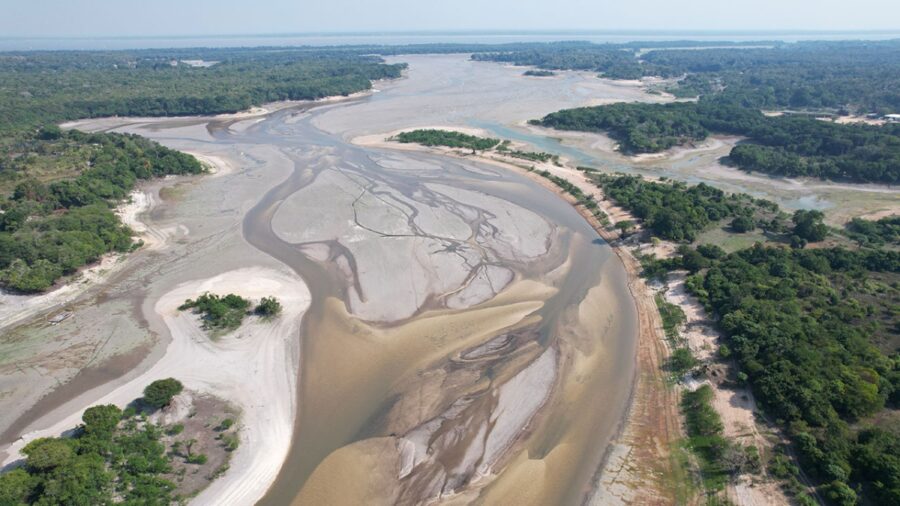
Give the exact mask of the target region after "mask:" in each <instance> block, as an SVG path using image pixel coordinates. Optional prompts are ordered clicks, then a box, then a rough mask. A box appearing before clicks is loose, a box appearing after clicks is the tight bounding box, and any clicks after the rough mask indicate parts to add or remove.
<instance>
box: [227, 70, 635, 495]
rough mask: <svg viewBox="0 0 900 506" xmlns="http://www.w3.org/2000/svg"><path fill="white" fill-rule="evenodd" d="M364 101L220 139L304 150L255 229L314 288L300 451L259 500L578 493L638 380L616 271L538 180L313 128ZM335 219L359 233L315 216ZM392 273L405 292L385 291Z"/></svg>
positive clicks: (247, 231) (251, 225) (275, 119)
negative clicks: (376, 146) (361, 143)
mask: <svg viewBox="0 0 900 506" xmlns="http://www.w3.org/2000/svg"><path fill="white" fill-rule="evenodd" d="M402 87H403V84H400V85H399V86H398V88H402ZM398 95H400V96H401V97H402V93H398ZM376 97H378V99H381V97H380V96H379V95H376ZM370 101H372V102H376V104H377V102H380V101H382V100H372V99H366V100H363V101H361V102H360V103H359V104H352V103H351V104H342V105H337V106H329V107H323V108H321V109H313V110H311V111H303V112H297V111H292V110H287V111H282V112H280V113H277V114H274V115H271V116H268V117H266V118H265V119H263V120H262V121H260V122H255V121H254V122H253V123H252V125H251V126H249V127H246V128H241V129H235V128H229V125H220V126H219V127H218V128H214V129H213V130H212V131H213V132H214V137H215V138H216V139H217V141H218V142H238V143H240V144H242V145H246V144H251V145H252V144H264V145H267V146H278V147H279V149H281V150H282V153H284V154H285V155H286V156H288V157H289V158H290V159H291V160H292V162H293V164H294V171H293V172H292V174H291V175H290V176H289V177H288V178H287V179H286V180H284V181H283V182H282V183H280V184H279V185H277V186H276V187H274V188H273V189H271V190H270V191H269V192H268V193H267V194H266V195H265V196H264V197H263V198H262V200H260V202H259V203H258V204H257V205H255V206H254V207H253V208H252V209H250V210H249V212H247V214H246V215H245V218H244V221H243V235H244V237H245V239H246V240H247V241H248V242H249V243H250V244H252V245H253V246H254V247H256V248H257V249H259V250H260V251H261V252H263V253H265V254H268V255H271V256H272V257H274V258H276V259H277V260H279V261H281V262H283V263H284V264H286V265H288V266H290V267H291V268H292V269H294V270H295V271H296V272H297V273H298V274H300V275H301V276H302V277H303V279H304V280H305V281H306V282H307V284H308V286H309V288H310V291H311V292H312V294H313V305H312V307H311V308H310V310H309V311H308V313H307V315H306V317H305V320H304V326H303V333H302V336H300V339H301V352H300V371H301V373H300V374H301V379H300V387H299V388H300V391H299V395H298V399H297V406H298V416H297V423H296V429H295V434H294V442H293V447H292V450H291V452H290V454H289V456H288V460H287V462H286V463H285V465H284V467H283V469H282V472H281V475H280V477H279V479H278V480H277V482H276V483H275V485H274V486H273V488H272V489H271V490H270V492H269V494H268V495H267V496H266V498H265V499H264V500H263V501H262V504H287V503H290V502H291V501H294V500H296V501H297V503H298V504H299V503H303V504H312V503H348V504H349V503H358V502H360V501H374V502H380V503H395V502H401V503H411V502H421V501H425V500H435V499H437V498H439V497H441V496H447V495H453V496H454V497H457V498H459V497H467V498H469V499H472V498H474V497H478V496H481V497H483V498H490V497H491V496H492V494H500V495H501V496H502V497H504V498H507V499H508V498H509V497H510V493H511V492H510V491H511V490H526V488H524V487H525V486H526V485H527V489H528V490H530V492H529V494H528V502H532V503H534V504H546V503H547V501H550V502H554V503H560V502H562V503H567V502H568V503H576V502H578V501H579V500H580V499H581V497H582V495H583V494H584V493H585V492H586V491H587V490H589V489H590V486H591V481H592V479H593V478H594V475H595V473H596V471H597V469H598V466H599V464H600V462H601V459H602V457H603V454H604V452H605V449H606V446H607V444H608V442H609V441H610V438H611V437H612V436H613V435H614V433H615V430H616V428H617V427H618V424H619V422H620V420H621V418H622V416H623V414H624V412H625V409H626V407H627V399H628V396H629V394H630V389H631V383H632V378H633V374H634V370H633V367H634V365H633V364H634V349H635V339H636V335H635V333H636V329H635V324H636V319H635V314H634V308H633V305H632V303H631V301H630V298H629V296H628V293H627V290H626V287H625V275H624V272H623V271H622V269H621V266H620V265H619V264H618V263H617V262H615V260H614V258H615V257H614V256H613V255H612V254H611V250H610V248H609V247H608V246H607V245H606V244H605V243H603V241H602V240H601V239H600V238H599V236H597V234H596V233H595V232H594V231H593V230H592V229H591V228H590V227H589V226H588V225H587V223H586V222H585V221H584V220H583V218H581V216H580V215H578V213H577V212H575V211H574V210H573V209H572V208H571V206H569V205H568V204H567V203H565V202H564V201H563V200H562V199H560V198H559V197H557V196H556V195H554V194H552V193H551V192H549V191H548V190H546V189H545V188H543V187H541V186H540V185H538V184H536V183H534V182H533V181H531V180H529V179H527V178H524V177H522V176H519V175H517V174H514V173H512V172H509V171H506V170H503V169H498V168H496V167H491V166H486V165H482V164H477V163H470V162H463V161H459V160H452V159H446V158H443V157H439V156H432V155H427V154H422V153H408V152H403V153H394V152H385V151H378V150H372V149H364V148H361V147H358V146H354V145H352V144H350V143H348V142H346V140H345V138H344V135H347V136H349V135H350V134H352V133H353V132H349V133H348V132H341V134H343V135H337V134H334V133H327V132H325V131H323V130H320V129H319V128H317V127H316V126H315V125H316V124H318V123H320V122H322V123H324V122H326V121H331V120H330V119H329V118H327V116H328V115H329V114H333V113H336V114H343V113H345V112H346V111H348V110H349V111H351V112H352V110H353V109H354V108H360V109H364V108H365V107H367V106H368V104H369V102H370ZM376 106H377V105H376ZM429 119H434V118H429ZM356 125H358V123H356ZM382 128H383V127H382ZM367 195H373V196H375V198H373V199H372V201H371V202H366V203H365V206H364V207H363V208H362V209H359V208H358V207H357V206H359V203H360V202H361V199H364V198H365V197H366V196H367ZM342 196H352V199H347V200H344V199H343V198H342ZM348 204H349V205H348ZM361 211H362V212H364V213H365V214H360V212H361ZM441 213H443V214H441ZM398 214H399V218H400V220H399V222H398V221H397V220H396V219H393V218H397V217H398V216H397V215H398ZM428 214H432V215H433V218H434V219H429V220H428V221H426V220H424V217H425V216H426V215H428ZM504 214H506V215H507V216H506V217H504V216H503V215H504ZM285 215H287V217H285ZM326 215H327V216H326ZM365 216H368V218H366V217H365ZM335 217H336V220H335V221H336V222H344V223H351V222H352V225H351V226H350V228H349V229H346V230H344V229H341V228H340V225H339V224H335V225H331V226H329V227H324V228H323V227H319V226H317V225H316V223H309V222H308V221H307V220H310V219H312V220H323V221H326V222H327V221H328V219H330V218H335ZM519 220H522V221H524V222H530V223H528V224H525V225H522V224H521V223H517V221H519ZM451 225H453V226H451ZM320 229H321V230H320ZM359 229H364V230H368V231H370V232H371V233H369V234H367V235H366V234H364V235H363V236H359ZM384 255H389V256H391V257H393V258H387V257H385V256H384ZM423 257H425V258H423ZM459 259H461V261H457V260H459ZM415 266H418V267H415ZM373 273H374V274H373ZM485 281H486V282H485ZM384 283H392V284H396V285H400V287H401V292H398V293H394V294H393V296H391V291H390V290H388V291H387V292H385V291H384V290H382V289H381V287H379V286H374V285H375V284H384ZM462 292H468V293H467V296H466V297H456V295H459V294H460V293H462ZM495 294H496V296H495ZM387 297H390V298H389V299H388V298H387ZM361 316H365V317H361ZM373 320H374V321H373ZM551 463H552V464H553V465H551ZM539 464H540V465H539ZM373 466H374V469H373ZM538 471H540V472H538ZM539 484H540V485H539ZM535 487H537V488H535ZM491 502H493V501H491Z"/></svg>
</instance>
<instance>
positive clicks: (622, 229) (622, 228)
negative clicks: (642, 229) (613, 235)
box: [616, 220, 634, 237]
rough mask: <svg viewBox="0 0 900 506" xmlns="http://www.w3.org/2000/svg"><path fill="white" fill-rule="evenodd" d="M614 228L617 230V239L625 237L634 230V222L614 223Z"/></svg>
mask: <svg viewBox="0 0 900 506" xmlns="http://www.w3.org/2000/svg"><path fill="white" fill-rule="evenodd" d="M616 228H617V229H619V237H625V235H627V234H628V231H629V230H631V229H632V228H634V222H633V221H631V220H622V221H618V222H616Z"/></svg>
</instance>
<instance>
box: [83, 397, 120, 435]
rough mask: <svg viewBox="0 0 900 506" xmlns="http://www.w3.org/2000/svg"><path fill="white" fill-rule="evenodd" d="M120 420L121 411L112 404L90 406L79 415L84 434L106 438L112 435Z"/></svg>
mask: <svg viewBox="0 0 900 506" xmlns="http://www.w3.org/2000/svg"><path fill="white" fill-rule="evenodd" d="M120 420H122V410H121V409H119V408H118V407H116V406H113V405H112V404H106V405H103V406H91V407H90V408H88V409H86V410H85V411H84V414H83V415H81V421H82V422H83V424H84V425H83V426H82V427H83V429H84V432H85V433H86V434H91V435H101V436H104V437H105V436H107V435H109V434H112V432H113V430H115V428H116V426H117V425H118V424H119V421H120Z"/></svg>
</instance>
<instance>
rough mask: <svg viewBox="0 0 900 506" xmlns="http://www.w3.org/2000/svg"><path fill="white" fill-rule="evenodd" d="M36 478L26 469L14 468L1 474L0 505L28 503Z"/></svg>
mask: <svg viewBox="0 0 900 506" xmlns="http://www.w3.org/2000/svg"><path fill="white" fill-rule="evenodd" d="M34 482H35V480H34V479H32V478H31V476H29V474H28V472H26V471H25V470H24V469H13V470H12V471H10V472H8V473H5V474H0V505H2V506H18V505H20V504H28V497H29V496H30V495H31V493H32V489H33V488H34Z"/></svg>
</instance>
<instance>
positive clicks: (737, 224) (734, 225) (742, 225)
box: [731, 215, 756, 234]
mask: <svg viewBox="0 0 900 506" xmlns="http://www.w3.org/2000/svg"><path fill="white" fill-rule="evenodd" d="M755 228H756V223H754V222H753V218H750V217H749V216H743V215H742V216H738V217H737V218H735V219H733V220H731V229H732V230H734V231H735V232H737V233H739V234H743V233H745V232H752V231H753V229H755Z"/></svg>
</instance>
